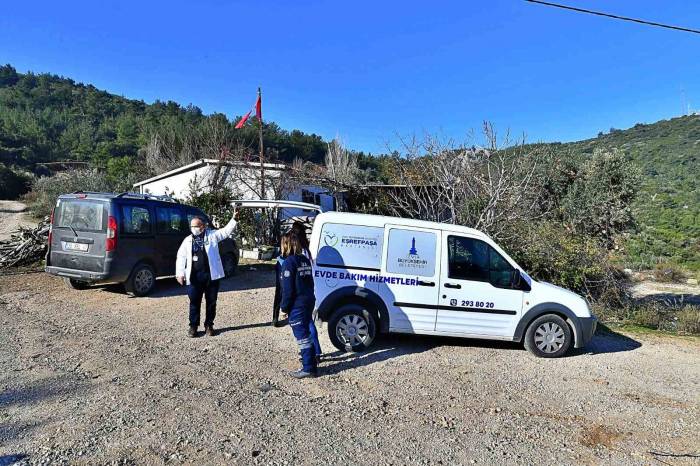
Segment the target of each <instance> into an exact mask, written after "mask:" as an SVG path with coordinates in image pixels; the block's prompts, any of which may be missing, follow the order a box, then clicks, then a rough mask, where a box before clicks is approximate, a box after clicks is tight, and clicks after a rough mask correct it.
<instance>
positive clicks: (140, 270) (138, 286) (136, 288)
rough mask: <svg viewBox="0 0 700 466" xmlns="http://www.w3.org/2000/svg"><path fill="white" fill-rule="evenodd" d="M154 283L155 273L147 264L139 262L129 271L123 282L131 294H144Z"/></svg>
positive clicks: (148, 291) (151, 288) (149, 290)
mask: <svg viewBox="0 0 700 466" xmlns="http://www.w3.org/2000/svg"><path fill="white" fill-rule="evenodd" d="M155 285H156V273H155V271H154V270H153V267H151V266H150V265H148V264H139V265H137V266H136V267H134V270H132V271H131V275H130V276H129V279H128V280H127V281H126V283H124V288H126V292H127V293H128V294H129V295H131V296H146V295H147V294H148V293H150V292H151V290H153V287H154V286H155Z"/></svg>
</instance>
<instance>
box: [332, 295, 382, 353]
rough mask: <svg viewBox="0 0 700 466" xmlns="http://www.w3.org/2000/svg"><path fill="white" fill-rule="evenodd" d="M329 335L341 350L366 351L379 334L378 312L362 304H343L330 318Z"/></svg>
mask: <svg viewBox="0 0 700 466" xmlns="http://www.w3.org/2000/svg"><path fill="white" fill-rule="evenodd" d="M348 332H349V333H350V335H348ZM328 336H329V337H330V339H331V343H333V346H335V347H336V348H338V350H340V351H345V352H355V353H357V352H360V351H364V350H366V349H367V348H369V347H370V346H372V344H373V343H374V339H375V338H376V336H377V319H376V313H375V312H373V310H372V309H368V308H367V306H362V305H360V304H346V305H345V306H341V307H340V308H338V309H337V310H336V311H335V312H334V313H333V315H331V318H330V319H329V320H328Z"/></svg>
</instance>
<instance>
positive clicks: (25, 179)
mask: <svg viewBox="0 0 700 466" xmlns="http://www.w3.org/2000/svg"><path fill="white" fill-rule="evenodd" d="M31 183H32V178H31V176H30V175H28V174H26V173H24V172H21V171H17V170H13V169H12V168H8V167H6V166H5V165H3V164H2V163H0V199H17V198H19V197H20V196H21V195H22V194H24V193H26V192H27V191H29V188H30V186H31Z"/></svg>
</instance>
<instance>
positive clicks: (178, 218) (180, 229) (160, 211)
mask: <svg viewBox="0 0 700 466" xmlns="http://www.w3.org/2000/svg"><path fill="white" fill-rule="evenodd" d="M156 218H157V219H158V223H157V229H158V233H165V234H173V233H177V234H179V233H186V232H187V229H186V228H185V218H184V216H183V215H182V211H181V210H180V209H177V208H174V207H156Z"/></svg>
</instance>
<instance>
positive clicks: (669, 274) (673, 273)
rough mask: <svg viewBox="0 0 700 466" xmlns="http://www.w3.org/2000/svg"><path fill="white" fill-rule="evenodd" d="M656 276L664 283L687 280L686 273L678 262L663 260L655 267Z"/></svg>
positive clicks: (657, 279)
mask: <svg viewBox="0 0 700 466" xmlns="http://www.w3.org/2000/svg"><path fill="white" fill-rule="evenodd" d="M654 278H655V279H656V281H659V282H664V283H678V282H682V281H683V280H685V278H686V277H685V273H684V272H683V269H681V268H680V267H679V266H678V265H677V264H674V263H672V262H661V263H658V264H656V266H655V267H654Z"/></svg>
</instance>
